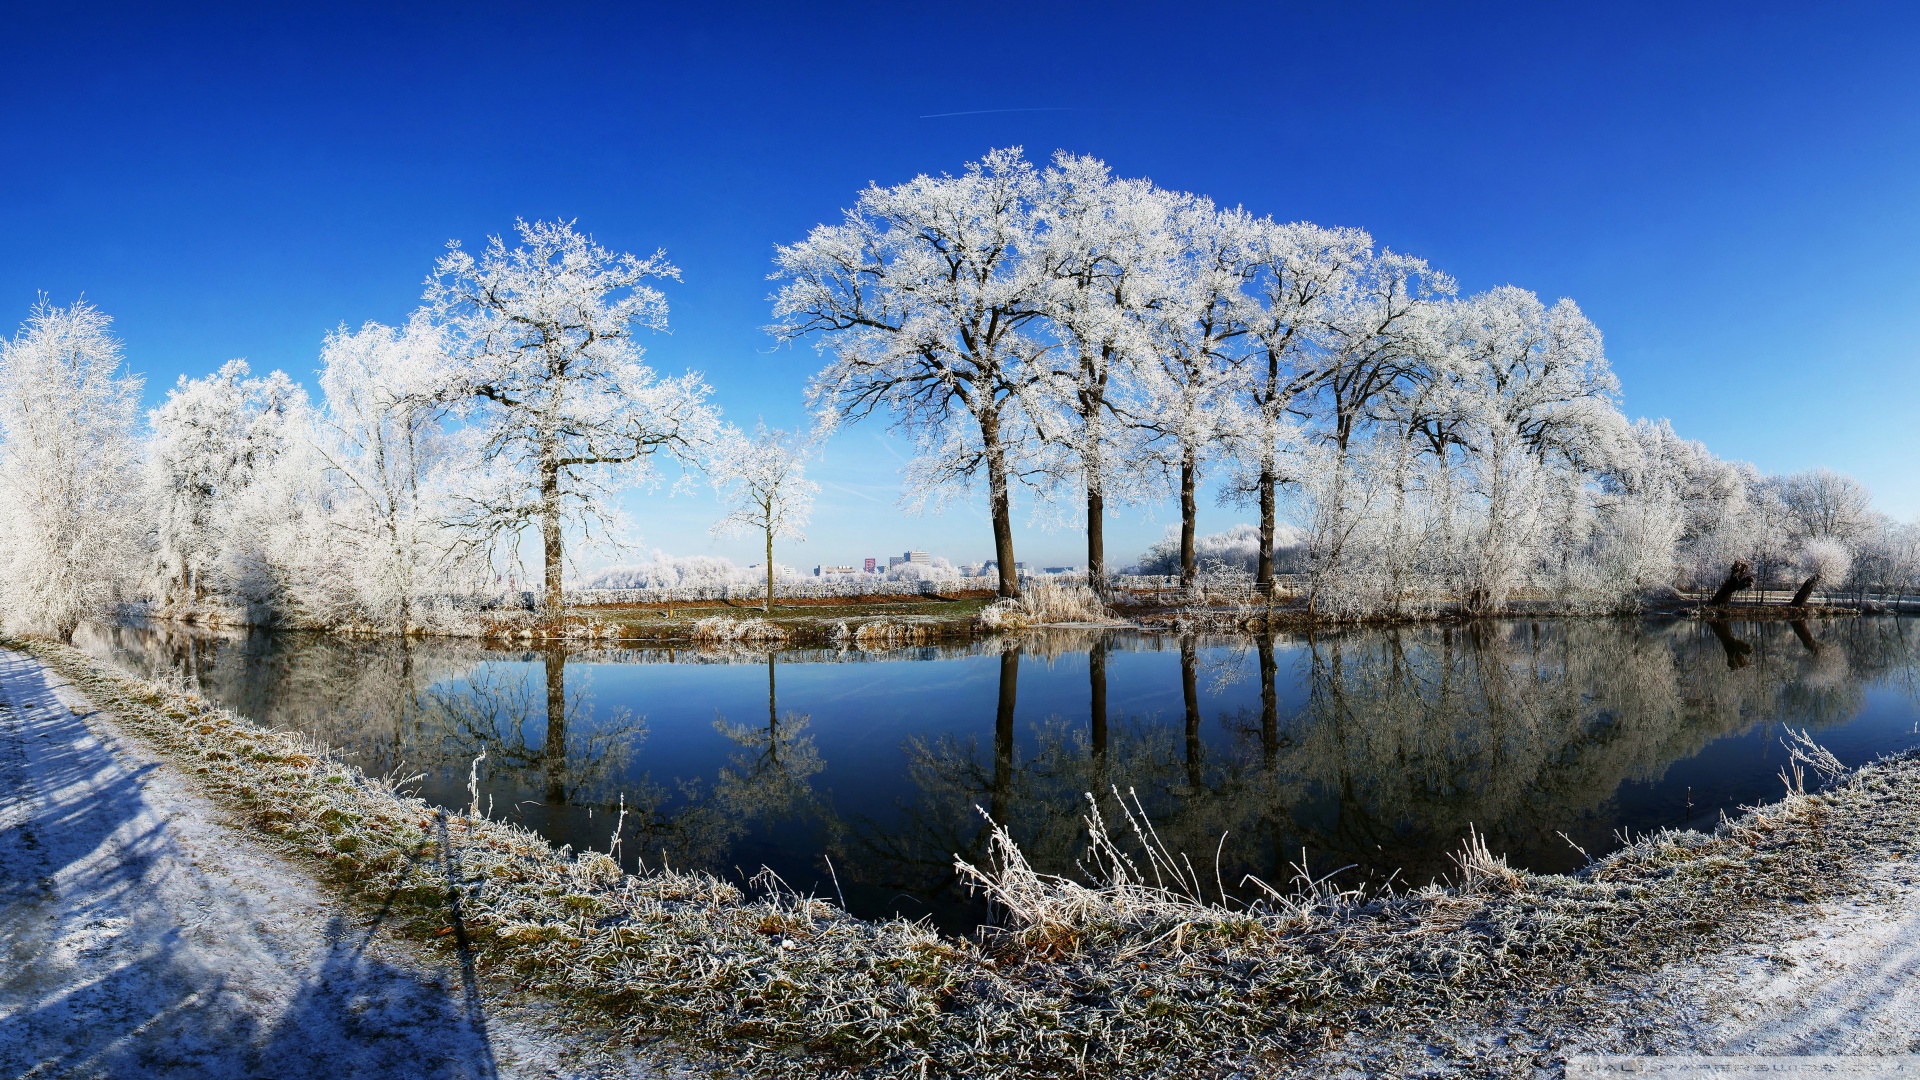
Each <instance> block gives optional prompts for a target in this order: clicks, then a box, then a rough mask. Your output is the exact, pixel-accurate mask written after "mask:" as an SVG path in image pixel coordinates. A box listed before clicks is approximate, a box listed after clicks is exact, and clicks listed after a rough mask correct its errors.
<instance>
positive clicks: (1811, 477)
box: [1780, 469, 1873, 543]
mask: <svg viewBox="0 0 1920 1080" xmlns="http://www.w3.org/2000/svg"><path fill="white" fill-rule="evenodd" d="M1780 497H1781V500H1782V501H1783V502H1784V503H1785V504H1786V508H1787V513H1788V514H1789V515H1791V519H1792V522H1793V530H1794V535H1795V537H1796V538H1798V539H1831V540H1838V541H1841V542H1842V543H1845V542H1847V541H1851V540H1853V539H1855V538H1857V537H1858V536H1860V535H1861V533H1863V532H1865V531H1866V529H1867V527H1868V524H1869V522H1870V521H1871V508H1872V504H1873V497H1872V495H1871V494H1869V493H1868V491H1867V489H1866V486H1865V485H1863V484H1861V483H1860V481H1858V480H1855V479H1854V478H1853V477H1851V476H1848V475H1846V474H1845V473H1838V472H1834V471H1833V470H1832V469H1808V470H1807V471H1805V472H1797V473H1794V474H1792V475H1790V476H1786V477H1783V478H1782V479H1781V482H1780Z"/></svg>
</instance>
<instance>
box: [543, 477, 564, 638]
mask: <svg viewBox="0 0 1920 1080" xmlns="http://www.w3.org/2000/svg"><path fill="white" fill-rule="evenodd" d="M540 539H541V546H542V547H543V548H544V549H545V550H544V554H545V556H546V560H545V561H546V572H547V573H546V577H547V617H548V618H553V619H557V618H559V617H560V612H561V611H562V609H563V608H564V607H565V604H566V600H565V597H563V596H562V595H561V592H560V571H561V568H562V566H563V565H564V564H565V562H566V549H565V548H563V547H562V546H561V542H560V470H559V468H558V467H557V466H552V465H543V466H541V468H540Z"/></svg>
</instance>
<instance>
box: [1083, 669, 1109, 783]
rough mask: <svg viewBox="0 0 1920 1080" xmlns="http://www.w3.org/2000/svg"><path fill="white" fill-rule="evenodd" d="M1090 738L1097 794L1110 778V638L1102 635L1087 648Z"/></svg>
mask: <svg viewBox="0 0 1920 1080" xmlns="http://www.w3.org/2000/svg"><path fill="white" fill-rule="evenodd" d="M1087 711H1088V714H1089V716H1090V718H1091V719H1090V723H1089V726H1088V732H1087V734H1088V741H1089V742H1091V743H1092V744H1093V773H1094V788H1095V791H1094V794H1095V795H1101V794H1104V793H1105V792H1106V779H1107V638H1106V635H1104V634H1102V635H1101V636H1100V639H1099V640H1098V641H1095V642H1094V643H1093V648H1091V649H1088V650H1087Z"/></svg>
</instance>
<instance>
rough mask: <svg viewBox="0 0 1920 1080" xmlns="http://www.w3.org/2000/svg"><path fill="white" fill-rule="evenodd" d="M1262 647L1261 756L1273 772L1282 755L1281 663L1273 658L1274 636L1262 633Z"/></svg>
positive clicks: (1260, 646) (1269, 770)
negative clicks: (1277, 682)
mask: <svg viewBox="0 0 1920 1080" xmlns="http://www.w3.org/2000/svg"><path fill="white" fill-rule="evenodd" d="M1259 648H1260V757H1261V764H1263V765H1265V766H1266V769H1267V771H1268V772H1272V771H1273V769H1274V767H1275V765H1276V764H1277V763H1278V758H1279V756H1280V695H1279V692H1278V691H1277V690H1276V689H1275V687H1274V676H1275V675H1276V674H1278V673H1279V667H1280V665H1279V664H1278V663H1276V662H1275V661H1274V659H1273V638H1272V637H1271V636H1270V635H1266V634H1262V635H1261V636H1260V642H1259Z"/></svg>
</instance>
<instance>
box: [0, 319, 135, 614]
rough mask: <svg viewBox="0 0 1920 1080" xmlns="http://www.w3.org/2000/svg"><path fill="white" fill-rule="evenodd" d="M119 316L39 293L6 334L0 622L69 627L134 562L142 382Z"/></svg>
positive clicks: (0, 371) (113, 594) (116, 588)
mask: <svg viewBox="0 0 1920 1080" xmlns="http://www.w3.org/2000/svg"><path fill="white" fill-rule="evenodd" d="M111 324H112V320H110V319H108V318H107V316H106V315H104V314H102V313H101V312H100V310H99V309H98V308H95V307H93V306H92V305H91V304H88V303H87V302H86V301H84V300H82V301H80V302H78V303H75V304H74V305H73V306H72V307H66V308H58V307H54V306H53V305H51V304H49V303H47V301H46V298H45V297H42V298H41V299H40V302H39V303H38V304H36V305H35V306H34V309H33V315H32V316H31V317H30V318H29V319H28V320H27V323H26V325H25V326H23V327H22V328H21V329H20V333H19V334H18V335H17V336H16V337H15V338H14V339H13V340H12V341H0V508H3V509H0V625H4V626H5V627H6V628H7V629H9V630H13V631H41V632H52V633H54V634H57V635H59V636H60V637H61V638H63V639H70V638H71V637H72V636H73V631H74V628H75V627H77V626H79V624H80V620H81V619H83V618H85V617H86V616H87V615H89V614H92V613H94V612H95V611H97V610H99V609H100V608H101V607H102V606H103V605H105V604H107V603H109V602H111V601H113V600H114V599H116V598H117V597H118V595H119V592H120V589H121V587H122V586H123V585H125V584H127V583H129V582H130V579H131V576H132V571H133V570H134V569H135V568H136V567H137V566H138V563H139V548H140V539H141V538H140V529H139V525H138V522H139V518H140V515H139V498H138V492H139V471H138V465H137V463H138V461H139V448H138V446H137V445H136V444H135V443H134V439H133V432H134V425H135V423H136V417H137V416H138V415H139V414H138V409H139V402H140V388H141V380H140V379H139V378H138V377H137V376H134V375H131V374H123V373H122V372H121V370H120V343H119V342H117V341H115V340H114V339H113V337H112V336H111V335H110V334H109V333H108V328H109V327H110V326H111Z"/></svg>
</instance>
